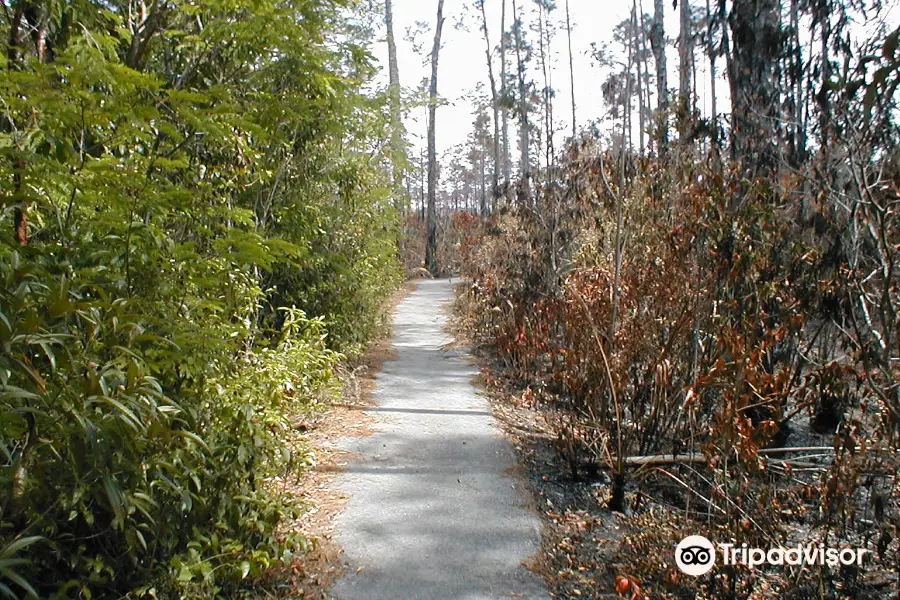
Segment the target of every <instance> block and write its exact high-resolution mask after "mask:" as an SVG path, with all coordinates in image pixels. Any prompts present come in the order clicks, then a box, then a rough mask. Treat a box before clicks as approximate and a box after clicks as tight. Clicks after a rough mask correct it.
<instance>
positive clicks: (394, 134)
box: [384, 0, 405, 214]
mask: <svg viewBox="0 0 900 600" xmlns="http://www.w3.org/2000/svg"><path fill="white" fill-rule="evenodd" d="M392 4H393V2H392V0H385V2H384V20H385V25H386V27H387V45H388V76H389V81H390V84H389V85H390V87H389V97H390V110H391V167H392V168H393V171H392V177H393V179H392V183H393V186H394V206H395V207H396V209H397V212H398V214H402V213H403V212H405V207H404V206H403V199H402V196H403V193H402V190H403V160H402V155H403V120H402V118H401V114H400V111H401V106H400V68H399V66H398V65H397V44H396V43H395V41H394V11H393V6H392Z"/></svg>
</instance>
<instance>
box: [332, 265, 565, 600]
mask: <svg viewBox="0 0 900 600" xmlns="http://www.w3.org/2000/svg"><path fill="white" fill-rule="evenodd" d="M452 300H453V290H452V285H451V283H450V282H449V281H448V280H445V279H444V280H425V281H422V282H421V283H419V285H418V287H417V289H416V291H415V292H413V293H412V294H410V295H409V296H407V298H406V299H405V300H404V301H403V302H402V303H401V304H400V305H399V306H398V307H397V310H396V313H395V315H394V337H393V347H394V349H395V350H396V351H397V355H396V357H395V359H394V360H392V361H389V362H387V363H385V365H384V367H383V369H382V371H381V373H380V374H379V375H378V376H377V378H376V384H375V389H374V391H373V398H372V399H373V401H374V403H375V406H374V407H372V408H370V409H369V410H368V412H369V413H370V414H371V415H373V416H375V418H376V424H375V430H376V433H375V434H373V435H371V436H369V437H364V438H355V439H351V440H348V441H346V442H345V443H344V444H343V447H345V448H346V449H348V450H352V451H354V452H356V453H358V455H357V456H358V458H357V459H355V460H354V461H351V463H350V464H349V465H348V466H347V469H346V471H345V472H344V473H342V474H341V475H340V476H339V477H338V478H337V480H336V482H335V485H336V486H337V487H338V488H339V489H341V490H343V491H344V492H346V493H347V494H348V495H349V498H350V499H349V502H348V504H347V507H346V509H345V510H344V512H343V513H342V514H341V515H340V516H339V517H338V519H337V523H336V541H337V543H338V544H340V545H341V546H342V547H343V548H344V562H345V563H346V570H345V575H344V577H343V578H342V579H340V580H339V581H338V582H337V583H336V584H335V585H334V586H333V587H332V589H331V595H332V596H333V597H334V598H338V599H340V600H354V599H366V600H381V599H384V600H388V599H390V600H405V599H423V600H426V599H435V600H437V599H441V600H443V599H448V600H449V599H454V600H456V599H460V600H461V599H466V600H475V599H483V598H527V599H537V598H540V599H548V598H549V597H550V596H549V594H548V593H547V591H546V589H545V588H544V586H543V584H542V582H541V580H540V578H539V577H538V576H537V575H535V574H534V573H532V572H531V571H529V570H528V569H526V568H525V567H524V566H523V564H522V563H523V561H525V560H526V559H527V558H528V557H529V556H531V555H533V554H535V553H536V552H537V550H538V547H539V544H540V522H539V520H538V518H537V517H536V516H535V515H534V514H532V513H530V512H529V511H528V510H527V509H526V508H525V495H524V490H522V489H521V484H520V483H519V482H518V481H517V480H516V478H515V477H514V476H513V475H512V470H513V468H514V466H515V454H514V452H513V449H512V447H511V446H510V445H509V443H508V442H507V441H506V439H505V438H504V437H503V435H502V433H501V431H500V430H499V428H498V426H497V423H496V422H495V420H494V417H493V415H492V414H491V411H490V408H489V406H488V403H487V401H486V399H485V398H483V397H481V396H480V395H479V394H478V392H477V391H476V389H475V387H474V386H473V384H472V380H473V377H474V376H475V375H476V374H477V369H476V368H475V367H474V366H473V364H472V362H471V359H470V357H469V356H468V355H467V354H466V353H465V351H463V350H459V349H453V350H447V349H446V348H445V347H446V346H447V345H448V343H449V342H451V338H450V337H449V335H448V334H447V333H446V332H445V331H444V326H445V325H446V323H447V311H448V310H449V307H450V303H451V302H452Z"/></svg>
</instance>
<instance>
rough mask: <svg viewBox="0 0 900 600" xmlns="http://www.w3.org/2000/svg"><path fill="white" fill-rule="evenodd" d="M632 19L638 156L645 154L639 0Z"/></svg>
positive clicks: (632, 8) (641, 36) (641, 37)
mask: <svg viewBox="0 0 900 600" xmlns="http://www.w3.org/2000/svg"><path fill="white" fill-rule="evenodd" d="M631 21H632V27H633V28H634V39H635V41H636V42H637V44H636V45H637V50H636V52H637V56H636V57H635V58H636V61H635V62H636V66H637V69H636V71H637V92H638V156H643V155H644V146H645V143H646V142H645V141H644V93H645V90H644V73H643V71H642V70H641V55H642V54H643V52H642V50H643V39H644V35H643V33H644V30H643V27H642V25H643V23H644V20H643V16H642V17H641V19H640V20H638V5H637V0H632V3H631Z"/></svg>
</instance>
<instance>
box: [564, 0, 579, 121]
mask: <svg viewBox="0 0 900 600" xmlns="http://www.w3.org/2000/svg"><path fill="white" fill-rule="evenodd" d="M566 34H567V37H568V42H569V93H570V94H571V95H572V137H573V138H574V137H575V135H576V134H577V133H578V130H577V125H576V121H575V66H574V62H573V60H572V23H571V21H570V19H569V0H566Z"/></svg>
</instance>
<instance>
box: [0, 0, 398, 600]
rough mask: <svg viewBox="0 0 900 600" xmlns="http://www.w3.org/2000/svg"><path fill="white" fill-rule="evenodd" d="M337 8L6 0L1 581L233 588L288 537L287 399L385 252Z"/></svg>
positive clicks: (331, 1) (325, 374) (378, 187)
mask: <svg viewBox="0 0 900 600" xmlns="http://www.w3.org/2000/svg"><path fill="white" fill-rule="evenodd" d="M353 10H355V8H354V7H353V6H352V3H350V2H348V1H345V0H308V1H304V2H297V3H283V2H277V1H273V0H254V1H253V2H235V1H233V0H200V1H197V2H187V3H180V2H179V3H174V2H160V1H153V2H144V3H134V2H124V1H121V2H120V1H111V2H110V1H102V2H101V1H99V0H44V1H38V0H34V1H23V2H16V3H12V4H11V5H10V6H9V9H8V11H7V12H8V14H7V16H8V17H9V18H8V19H7V20H5V22H3V23H2V24H0V39H3V40H5V41H6V45H5V47H4V48H3V49H4V50H5V52H4V55H5V57H6V60H5V62H4V61H2V60H0V223H3V224H5V225H4V226H3V227H2V228H0V596H5V597H20V598H24V597H28V596H34V595H38V596H41V597H53V598H76V597H78V598H98V597H122V596H124V595H127V594H129V593H138V594H146V595H151V596H155V597H211V596H221V597H230V596H232V595H233V594H234V593H236V590H237V589H238V588H240V587H241V586H243V585H247V584H248V583H249V582H252V581H254V580H256V579H258V578H259V577H261V576H262V575H263V574H264V573H265V571H266V570H267V569H268V568H269V567H271V566H272V565H274V564H276V563H277V562H279V561H283V560H289V559H290V558H291V557H292V555H293V553H294V552H297V551H302V550H303V549H304V547H305V542H304V541H303V540H302V539H300V538H299V537H297V536H296V535H290V534H286V533H285V531H287V529H288V528H287V527H286V523H288V522H289V521H290V519H291V518H292V517H293V516H294V515H295V514H296V511H297V507H296V506H295V505H294V504H293V503H292V501H291V500H290V499H289V498H288V497H286V496H284V495H283V494H281V493H280V492H278V491H277V486H274V485H272V479H273V478H275V477H280V476H285V475H286V473H288V472H290V471H291V470H292V469H295V468H296V467H297V466H298V465H302V464H303V462H304V460H306V459H305V457H304V456H302V451H300V450H298V449H297V448H293V447H291V446H290V445H289V444H288V443H287V442H286V440H288V439H289V438H290V436H289V433H288V432H289V429H290V422H289V421H290V416H291V415H296V414H297V413H298V412H300V411H310V410H315V409H316V406H318V405H319V404H320V403H321V401H322V400H323V399H325V398H327V397H328V395H329V394H331V393H333V392H334V390H335V381H334V367H335V366H336V365H337V363H338V362H339V361H340V360H342V359H343V358H344V356H345V355H346V354H347V353H350V352H354V351H356V350H357V349H359V348H360V347H362V345H364V344H365V342H366V341H367V340H368V339H370V337H371V336H372V335H373V333H375V332H376V331H377V330H378V327H379V326H380V323H381V321H380V319H381V317H380V308H381V306H382V304H383V300H384V298H385V297H386V295H387V294H388V293H389V292H390V291H391V290H392V289H393V288H394V287H395V286H396V284H397V282H398V277H399V268H398V264H397V259H396V238H397V231H398V226H397V219H396V215H395V214H394V212H393V211H394V209H393V207H392V204H393V203H392V202H391V199H390V185H389V173H388V172H387V171H386V170H385V169H384V168H383V165H384V162H385V156H386V155H385V153H386V149H385V144H384V141H383V140H386V139H388V137H389V132H388V129H387V123H388V120H387V118H386V117H385V114H384V102H383V99H378V98H375V99H373V98H369V97H366V96H365V95H364V94H363V93H362V91H361V90H362V89H363V86H364V85H365V84H366V82H367V80H368V78H370V77H371V75H372V74H373V68H372V66H371V64H370V57H369V56H368V54H367V53H366V52H365V51H364V50H363V49H362V48H361V47H360V46H359V45H357V44H356V43H354V42H353V39H352V36H351V35H349V34H348V25H347V23H348V19H350V18H351V16H352V11H353ZM287 307H289V308H287Z"/></svg>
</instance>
